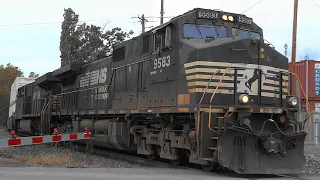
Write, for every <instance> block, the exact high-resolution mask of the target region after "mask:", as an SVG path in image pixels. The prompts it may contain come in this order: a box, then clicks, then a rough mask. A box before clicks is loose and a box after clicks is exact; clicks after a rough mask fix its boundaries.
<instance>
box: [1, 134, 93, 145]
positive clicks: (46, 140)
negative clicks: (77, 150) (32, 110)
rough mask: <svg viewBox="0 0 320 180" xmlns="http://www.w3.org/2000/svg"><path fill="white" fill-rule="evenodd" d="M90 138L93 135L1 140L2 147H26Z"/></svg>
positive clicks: (60, 135)
mask: <svg viewBox="0 0 320 180" xmlns="http://www.w3.org/2000/svg"><path fill="white" fill-rule="evenodd" d="M90 138H91V133H73V134H58V135H46V136H30V137H12V138H7V139H0V147H11V146H26V145H35V144H45V143H53V142H63V141H77V140H84V139H90Z"/></svg>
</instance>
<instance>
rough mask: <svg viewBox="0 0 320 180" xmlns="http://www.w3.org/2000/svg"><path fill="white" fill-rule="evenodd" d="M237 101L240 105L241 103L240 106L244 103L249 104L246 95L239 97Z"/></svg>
mask: <svg viewBox="0 0 320 180" xmlns="http://www.w3.org/2000/svg"><path fill="white" fill-rule="evenodd" d="M239 101H240V103H242V104H246V103H248V102H249V96H248V95H246V94H241V95H240V96H239Z"/></svg>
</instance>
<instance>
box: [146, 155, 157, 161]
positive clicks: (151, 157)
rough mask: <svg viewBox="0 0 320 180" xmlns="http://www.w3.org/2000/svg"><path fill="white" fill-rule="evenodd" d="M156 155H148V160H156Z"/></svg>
mask: <svg viewBox="0 0 320 180" xmlns="http://www.w3.org/2000/svg"><path fill="white" fill-rule="evenodd" d="M156 156H157V155H156V154H151V155H147V158H148V159H149V160H151V161H153V160H154V159H155V158H156Z"/></svg>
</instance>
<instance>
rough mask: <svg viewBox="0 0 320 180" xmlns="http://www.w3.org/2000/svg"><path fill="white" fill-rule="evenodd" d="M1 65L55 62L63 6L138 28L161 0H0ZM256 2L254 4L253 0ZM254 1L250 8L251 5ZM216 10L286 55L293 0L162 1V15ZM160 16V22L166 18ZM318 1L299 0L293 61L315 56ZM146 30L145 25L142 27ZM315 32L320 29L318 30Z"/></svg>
mask: <svg viewBox="0 0 320 180" xmlns="http://www.w3.org/2000/svg"><path fill="white" fill-rule="evenodd" d="M0 2H1V6H0V17H1V18H0V19H1V20H0V64H7V63H11V64H13V65H15V66H18V67H19V68H20V69H21V70H22V71H23V72H24V75H25V76H28V75H29V73H30V72H32V71H33V72H36V73H38V74H40V75H42V74H45V73H46V72H49V71H53V70H55V69H58V68H59V67H60V57H59V56H60V50H59V43H60V33H61V22H62V21H63V10H64V8H68V7H71V8H72V9H73V10H74V11H75V12H76V13H77V14H78V15H79V20H80V21H85V22H86V23H88V24H94V25H98V26H104V25H105V24H107V25H106V28H108V29H111V28H113V27H120V28H122V29H123V30H125V31H129V30H133V31H134V32H135V34H134V35H135V36H137V35H139V34H140V33H141V25H140V23H139V21H138V19H136V18H132V17H137V16H139V15H140V16H141V14H142V13H144V14H145V16H146V17H149V18H147V19H148V20H149V22H147V24H146V27H152V26H153V27H155V26H157V25H159V24H160V19H159V16H160V2H161V1H160V0H135V1H129V0H121V1H114V0H10V1H8V0H0ZM257 3H258V4H257ZM255 4H257V5H256V6H254V7H252V6H253V5H255ZM197 7H199V8H210V9H220V10H223V11H226V12H234V13H243V12H244V11H246V10H247V9H249V8H250V7H252V8H251V9H249V10H248V11H246V12H245V13H244V14H245V15H247V16H249V17H251V18H253V20H254V22H255V23H256V24H258V25H259V26H260V27H262V29H263V31H264V36H265V39H267V40H268V41H269V42H271V43H272V44H273V45H274V46H275V47H276V49H277V50H278V51H279V52H280V53H282V54H284V51H285V49H284V44H285V43H287V44H288V50H287V54H288V58H289V59H291V42H292V41H291V40H292V19H293V0H262V1H261V0H228V1H226V0H201V1H192V0H188V1H186V0H174V1H172V0H171V1H168V0H164V11H165V14H164V16H165V17H170V18H171V17H173V16H177V15H180V14H183V13H184V12H186V11H189V10H191V9H193V8H197ZM170 18H165V19H164V22H167V21H168V20H170ZM319 19H320V0H299V10H298V33H297V61H299V60H302V59H304V57H305V55H306V54H308V56H309V59H313V60H320V47H319V46H318V42H320V35H319V34H318V29H319V28H320V23H318V22H319ZM147 30H148V29H147ZM319 33H320V32H319Z"/></svg>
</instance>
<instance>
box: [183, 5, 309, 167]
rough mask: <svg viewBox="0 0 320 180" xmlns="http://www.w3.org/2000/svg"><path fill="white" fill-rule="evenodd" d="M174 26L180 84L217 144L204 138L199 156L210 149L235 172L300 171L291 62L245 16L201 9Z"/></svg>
mask: <svg viewBox="0 0 320 180" xmlns="http://www.w3.org/2000/svg"><path fill="white" fill-rule="evenodd" d="M177 24H179V27H180V30H179V32H180V34H179V42H180V44H179V61H180V65H181V71H184V74H185V76H184V77H181V80H180V82H182V81H185V84H186V87H187V89H188V92H187V93H190V99H191V100H192V104H193V106H194V109H195V110H196V112H195V117H196V118H195V124H196V131H197V134H198V135H199V133H200V132H201V133H202V134H203V133H208V134H211V135H212V136H213V138H212V139H218V140H217V141H216V142H215V143H216V144H215V145H214V147H208V146H212V140H203V138H202V135H199V136H200V137H197V138H198V139H197V142H198V143H201V145H200V146H199V147H198V148H200V149H201V150H199V151H200V152H199V153H198V154H197V155H196V156H202V157H208V156H209V157H210V156H211V155H210V154H211V153H212V151H210V150H213V151H214V152H213V154H214V155H213V159H217V161H218V162H219V163H220V164H221V165H223V166H224V167H228V168H231V169H232V170H234V171H236V172H238V173H271V172H280V171H282V172H287V173H292V172H299V169H300V168H301V167H302V166H303V164H304V156H303V141H304V138H305V135H306V133H305V132H304V131H303V128H302V127H301V125H302V123H301V122H298V120H297V115H296V112H297V111H298V99H297V98H296V97H294V96H291V94H292V93H291V92H290V89H291V88H290V87H289V86H290V84H291V83H290V79H291V78H292V77H291V75H290V74H289V72H288V59H287V58H286V57H285V56H283V55H282V54H280V53H279V52H278V51H276V50H275V49H274V47H273V46H271V45H270V44H268V43H265V41H264V38H263V31H262V29H261V28H260V27H259V26H258V25H256V24H255V23H254V22H253V20H252V18H249V17H246V16H244V15H240V14H234V13H227V12H220V11H214V10H205V9H196V10H195V11H193V13H190V14H186V15H184V16H182V17H180V19H179V23H177ZM301 130H302V131H301ZM200 139H201V141H202V142H200ZM201 146H202V147H201ZM208 148H209V150H208ZM204 159H206V158H204ZM209 159H210V160H209V161H212V159H211V158H209ZM268 159H272V162H273V163H272V164H271V163H270V162H269V160H268ZM293 162H294V163H293Z"/></svg>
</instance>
